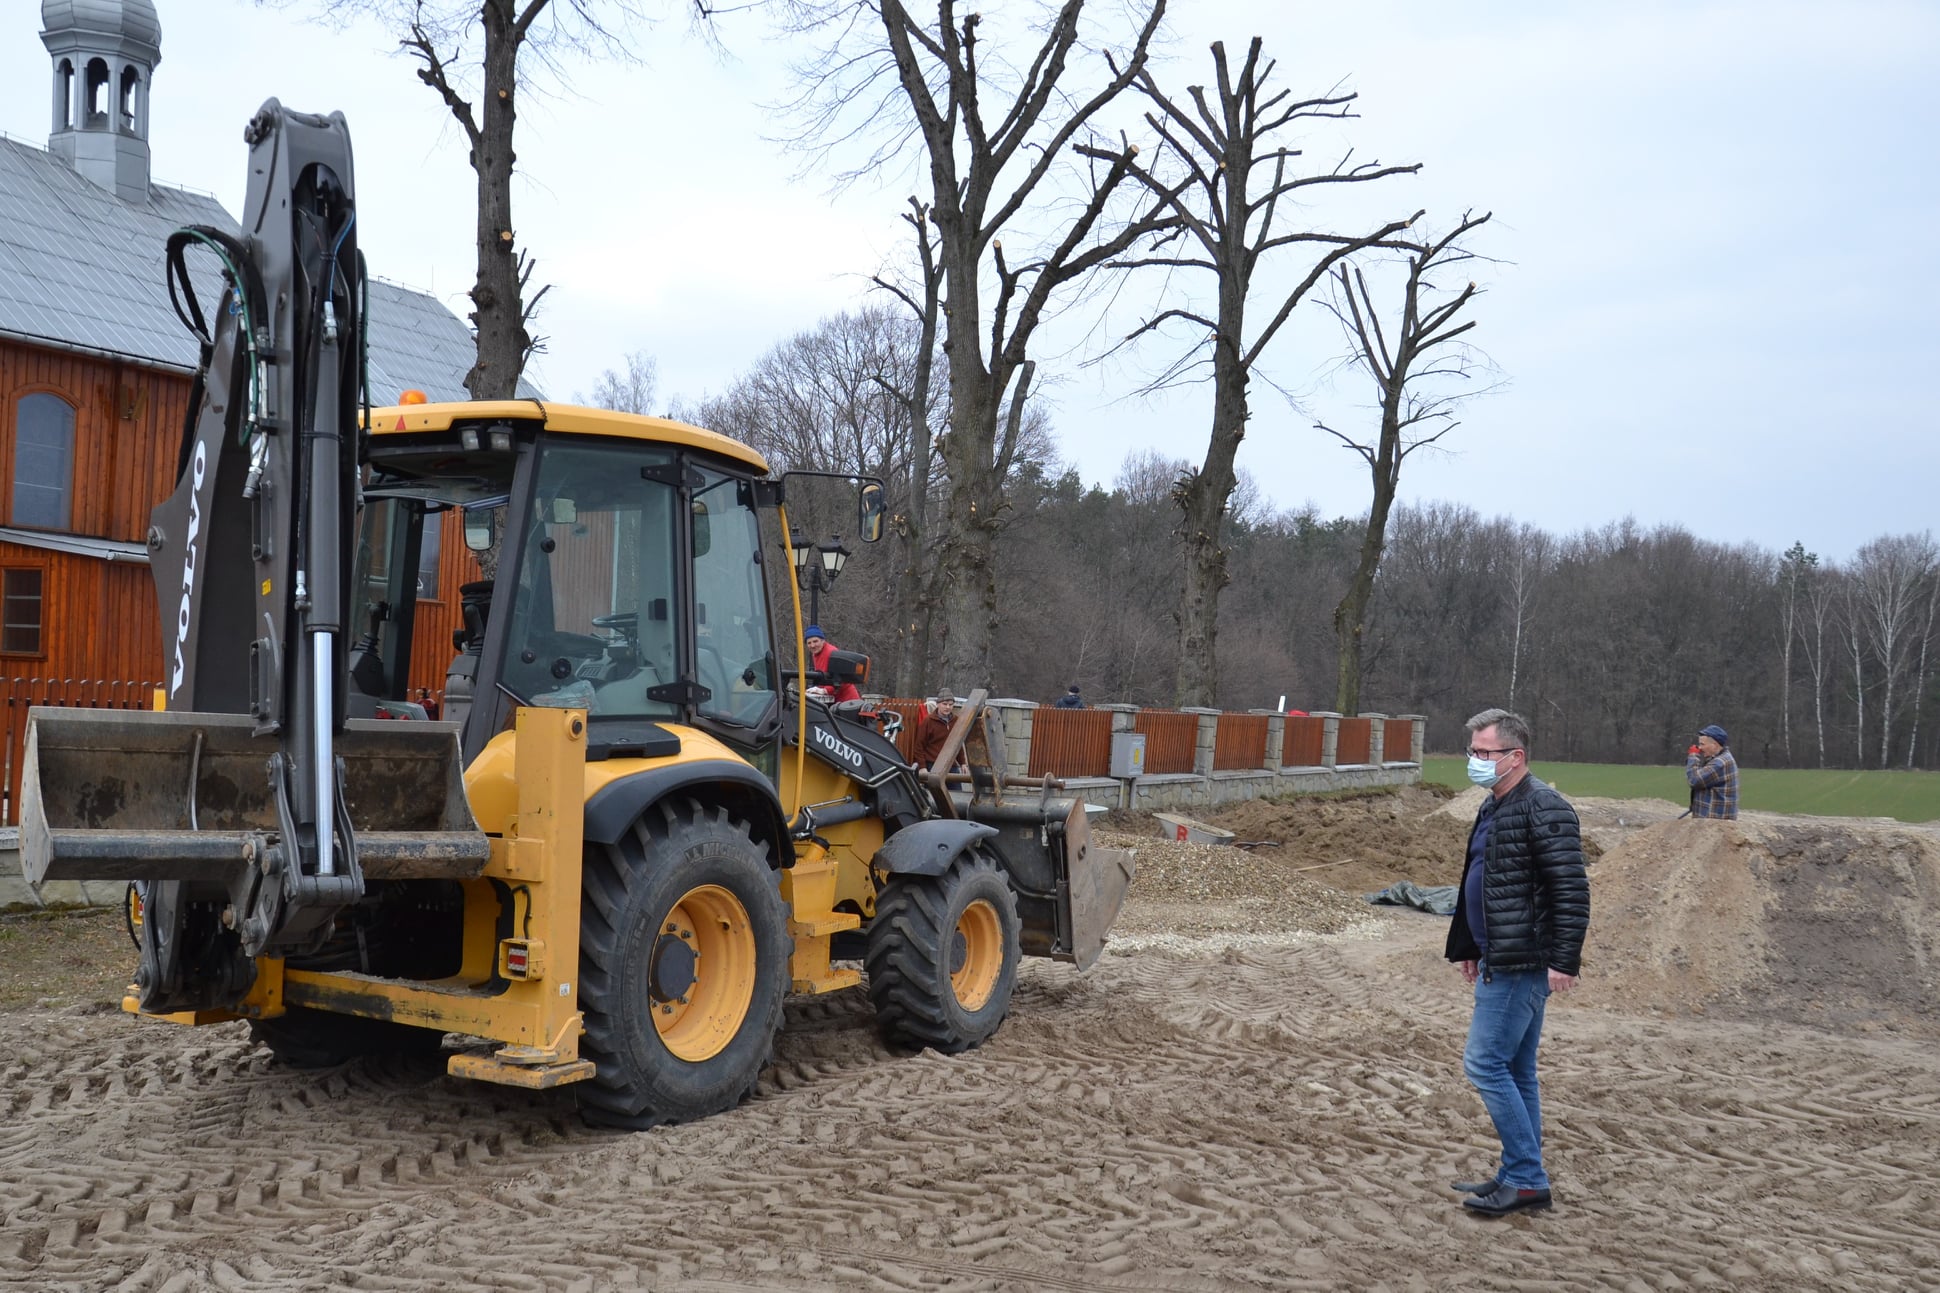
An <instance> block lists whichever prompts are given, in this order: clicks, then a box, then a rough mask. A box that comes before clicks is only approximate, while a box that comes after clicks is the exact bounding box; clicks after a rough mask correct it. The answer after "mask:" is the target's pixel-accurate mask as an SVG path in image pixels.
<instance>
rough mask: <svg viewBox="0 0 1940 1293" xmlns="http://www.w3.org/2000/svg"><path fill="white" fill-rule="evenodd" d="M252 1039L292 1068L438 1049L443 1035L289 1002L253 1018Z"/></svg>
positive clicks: (431, 1052) (430, 1052)
mask: <svg viewBox="0 0 1940 1293" xmlns="http://www.w3.org/2000/svg"><path fill="white" fill-rule="evenodd" d="M249 1036H250V1040H252V1041H254V1042H257V1043H258V1044H260V1045H261V1046H263V1047H264V1048H265V1049H267V1050H268V1051H269V1053H270V1054H271V1055H274V1056H275V1057H276V1058H277V1060H278V1061H280V1062H281V1063H283V1064H287V1065H288V1066H289V1067H291V1068H293V1069H327V1068H334V1067H335V1066H336V1065H339V1064H342V1063H344V1062H346V1061H348V1060H354V1059H357V1058H358V1057H360V1056H364V1055H411V1056H430V1055H436V1054H438V1053H439V1052H440V1051H442V1050H443V1049H444V1044H445V1035H444V1034H443V1033H442V1032H439V1031H436V1030H434V1029H430V1028H419V1027H416V1026H415V1025H412V1024H399V1023H393V1022H392V1021H390V1020H388V1019H365V1018H363V1017H361V1016H358V1015H340V1014H337V1013H335V1012H333V1011H329V1010H312V1009H310V1008H309V1007H307V1006H291V1007H290V1008H289V1009H288V1010H286V1011H284V1012H283V1013H282V1014H280V1015H278V1016H276V1017H275V1018H274V1019H252V1020H251V1021H250V1023H249Z"/></svg>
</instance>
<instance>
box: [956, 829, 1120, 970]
mask: <svg viewBox="0 0 1940 1293" xmlns="http://www.w3.org/2000/svg"><path fill="white" fill-rule="evenodd" d="M954 799H955V803H956V807H957V810H958V812H959V813H960V814H961V815H962V816H964V817H967V818H969V819H970V820H971V821H974V822H980V823H982V824H983V825H985V826H994V827H995V828H996V829H997V837H996V838H995V839H994V840H993V841H991V842H992V843H993V844H994V845H995V847H996V849H997V852H998V853H999V855H1001V857H1002V858H1003V862H1004V866H1005V869H1006V870H1008V871H1009V873H1010V879H1011V888H1012V889H1013V890H1014V891H1015V892H1016V894H1017V914H1018V916H1019V918H1020V919H1021V920H1022V922H1023V926H1024V929H1023V944H1024V952H1025V953H1026V954H1027V955H1030V956H1048V957H1050V958H1052V959H1053V960H1058V961H1070V962H1072V963H1073V964H1075V965H1076V966H1077V967H1078V968H1079V969H1080V970H1084V969H1089V968H1090V967H1091V964H1092V962H1094V961H1096V960H1097V959H1098V957H1099V955H1100V954H1101V953H1102V952H1103V951H1104V950H1105V936H1106V934H1107V933H1109V932H1110V930H1111V926H1112V922H1113V921H1115V920H1117V919H1118V909H1119V907H1121V906H1122V905H1124V902H1125V893H1126V890H1128V889H1129V888H1130V887H1131V883H1132V876H1133V874H1134V872H1135V871H1136V870H1137V863H1136V861H1135V859H1134V858H1133V856H1132V853H1131V851H1130V850H1129V849H1107V848H1098V847H1096V846H1095V845H1093V844H1092V842H1091V824H1090V819H1089V818H1088V816H1087V815H1086V812H1085V803H1084V800H1082V799H1066V798H1051V799H1028V798H1018V799H1011V800H1009V801H1007V802H1005V803H1002V804H995V803H990V802H987V801H986V802H981V803H979V802H975V801H974V800H973V798H972V796H969V795H963V794H959V795H956V796H954Z"/></svg>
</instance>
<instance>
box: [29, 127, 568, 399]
mask: <svg viewBox="0 0 1940 1293" xmlns="http://www.w3.org/2000/svg"><path fill="white" fill-rule="evenodd" d="M187 224H206V225H213V226H216V227H218V228H223V229H228V230H230V231H232V232H233V231H234V230H235V229H236V221H235V220H234V219H233V218H231V216H230V215H229V213H228V212H227V211H225V210H223V208H222V204H221V203H219V202H217V201H216V200H215V199H214V198H213V197H210V196H207V195H205V194H200V193H192V192H189V191H188V190H186V189H177V188H170V187H168V186H166V185H161V184H151V185H150V186H149V189H148V202H147V203H146V205H141V204H136V203H130V202H124V201H122V200H121V199H119V198H117V197H116V196H115V195H114V194H113V193H111V192H109V191H108V190H107V189H104V188H101V187H100V186H99V185H96V184H94V183H92V182H90V181H89V180H86V179H84V178H82V176H81V175H80V174H79V173H78V172H76V171H75V170H74V169H73V168H72V167H70V166H68V165H67V163H65V162H63V161H62V160H61V159H60V158H58V157H55V156H53V155H52V154H50V153H48V152H47V151H46V150H44V149H40V148H35V147H34V146H32V145H31V144H24V143H21V142H20V141H19V140H15V139H9V138H6V137H5V136H0V335H4V336H12V337H15V338H18V339H20V340H23V341H30V342H33V343H35V344H37V345H43V346H51V347H53V348H55V349H61V350H81V351H91V352H105V353H108V354H113V355H118V356H123V357H126V358H128V359H130V360H133V361H135V362H138V363H142V364H145V365H148V366H151V367H157V368H168V369H174V370H177V371H180V372H193V371H194V370H195V362H196V340H195V337H194V336H193V335H192V334H191V333H190V332H189V330H188V329H187V328H186V327H185V326H183V324H182V322H181V321H180V320H179V319H177V318H176V317H175V309H174V307H173V306H172V305H171V304H170V303H169V296H168V281H167V277H166V268H165V266H164V262H163V244H164V243H165V242H166V241H167V239H168V236H169V235H170V234H171V233H173V232H174V231H175V230H176V229H178V228H180V227H181V226H183V225H187ZM188 260H189V264H190V265H191V266H192V268H193V270H194V272H195V273H196V275H197V280H198V281H197V283H196V289H197V294H198V296H199V297H200V299H201V301H202V305H203V309H204V310H210V309H213V308H214V304H215V302H216V301H217V300H218V299H220V294H221V286H220V281H219V279H218V278H217V275H216V271H215V261H214V258H213V257H211V256H207V255H202V254H199V253H194V252H191V253H190V255H189V257H188ZM475 354H476V351H475V349H474V347H473V342H472V336H471V329H470V328H468V327H467V326H466V325H465V324H464V322H463V321H462V320H460V319H459V318H458V317H457V316H456V315H454V314H453V313H452V312H451V311H450V310H448V309H446V308H445V307H444V305H443V304H441V303H440V302H439V301H438V300H437V298H435V297H432V296H427V295H426V294H425V293H423V292H417V291H413V290H412V289H410V288H406V287H400V286H398V285H397V284H395V283H388V282H385V281H383V280H381V279H376V278H373V279H372V281H371V290H370V396H371V401H372V402H373V403H376V404H388V403H390V402H392V401H393V400H395V399H396V398H397V396H398V393H399V392H401V391H403V390H405V389H407V388H415V389H418V390H421V391H423V392H425V394H426V395H428V396H430V397H431V398H432V399H434V400H462V399H465V398H466V392H465V374H466V373H467V372H468V371H470V369H471V365H472V360H473V358H474V356H475ZM520 392H521V394H526V395H536V394H537V392H536V391H535V390H533V389H532V388H531V387H530V385H529V384H528V383H524V382H521V383H520Z"/></svg>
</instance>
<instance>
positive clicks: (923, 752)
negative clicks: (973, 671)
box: [910, 691, 963, 771]
mask: <svg viewBox="0 0 1940 1293" xmlns="http://www.w3.org/2000/svg"><path fill="white" fill-rule="evenodd" d="M924 711H925V712H924V714H923V721H922V722H921V723H919V724H918V725H917V727H916V745H915V751H916V753H915V756H914V757H913V758H911V759H910V762H911V763H912V764H914V765H915V766H916V767H917V768H919V769H921V770H923V771H928V770H929V769H930V768H932V767H934V766H935V764H936V757H937V756H938V755H939V754H941V753H943V742H944V741H945V740H946V739H947V738H948V737H949V735H950V729H951V728H952V727H953V726H955V725H956V721H957V698H956V697H955V696H952V695H951V694H950V693H949V692H947V691H940V692H938V693H937V694H936V695H935V696H933V697H932V698H931V699H930V703H929V704H928V705H926V706H924ZM955 763H956V764H957V765H958V766H961V765H962V763H963V754H962V752H961V751H959V752H958V754H957V757H956V759H955Z"/></svg>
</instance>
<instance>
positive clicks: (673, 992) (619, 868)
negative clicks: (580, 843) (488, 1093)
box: [574, 800, 792, 1131]
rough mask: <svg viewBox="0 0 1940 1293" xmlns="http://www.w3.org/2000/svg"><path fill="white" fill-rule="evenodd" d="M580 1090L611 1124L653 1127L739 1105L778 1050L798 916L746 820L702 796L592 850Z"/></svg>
mask: <svg viewBox="0 0 1940 1293" xmlns="http://www.w3.org/2000/svg"><path fill="white" fill-rule="evenodd" d="M584 883H585V902H584V908H583V913H582V915H581V918H580V935H579V979H580V982H579V1003H580V1009H581V1011H582V1012H583V1013H584V1015H585V1020H586V1035H585V1037H584V1038H582V1039H581V1042H580V1054H581V1055H582V1056H583V1057H584V1058H586V1059H590V1060H592V1061H593V1063H594V1064H595V1065H597V1066H598V1072H597V1073H596V1074H595V1075H594V1076H593V1077H592V1078H590V1079H588V1080H587V1081H585V1082H583V1083H580V1084H578V1085H577V1086H576V1087H575V1088H574V1089H575V1090H576V1091H577V1092H578V1093H579V1104H580V1114H581V1116H582V1117H584V1118H585V1119H586V1121H587V1122H590V1123H593V1124H595V1125H599V1126H607V1127H622V1128H626V1129H628V1130H633V1131H641V1130H645V1129H646V1128H648V1127H656V1126H659V1125H660V1124H662V1123H670V1122H686V1121H688V1120H690V1119H693V1118H701V1117H705V1116H707V1115H708V1114H712V1113H719V1112H721V1111H722V1110H725V1109H731V1108H733V1107H734V1106H735V1105H737V1104H739V1103H740V1102H741V1101H742V1100H743V1099H745V1098H746V1097H747V1096H748V1094H749V1093H750V1092H752V1091H753V1090H754V1086H755V1083H756V1081H758V1080H759V1079H760V1077H761V1071H762V1069H763V1068H765V1067H767V1064H768V1060H769V1057H770V1056H771V1054H772V1053H773V1051H774V1041H775V1030H776V1028H777V1027H778V1026H779V1024H780V1021H781V1007H782V1001H783V999H784V998H785V997H786V996H787V993H788V983H789V979H788V958H789V954H790V952H791V950H792V948H791V944H790V940H789V937H788V915H787V911H786V909H785V908H784V907H783V905H782V901H781V889H780V883H779V881H778V879H777V878H776V875H775V872H774V869H773V867H771V866H770V865H769V860H768V849H767V847H766V846H765V845H763V844H759V843H756V842H755V840H754V838H753V836H752V833H751V832H750V830H749V828H748V826H747V824H746V823H745V822H741V821H737V820H735V819H734V818H732V817H730V816H729V815H728V814H727V813H726V812H725V811H724V810H721V809H710V808H705V807H703V806H701V805H700V804H697V803H694V802H692V801H689V800H678V801H674V802H672V803H663V804H660V805H657V806H656V807H654V808H653V809H650V810H649V811H648V812H647V814H646V815H645V816H644V817H643V818H642V819H641V820H640V821H639V822H636V823H635V824H634V826H633V829H632V830H631V831H629V832H628V833H627V835H626V836H625V838H623V839H622V840H621V841H620V842H619V843H618V844H613V845H597V844H595V845H589V846H588V848H587V850H586V865H585V880H584Z"/></svg>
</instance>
